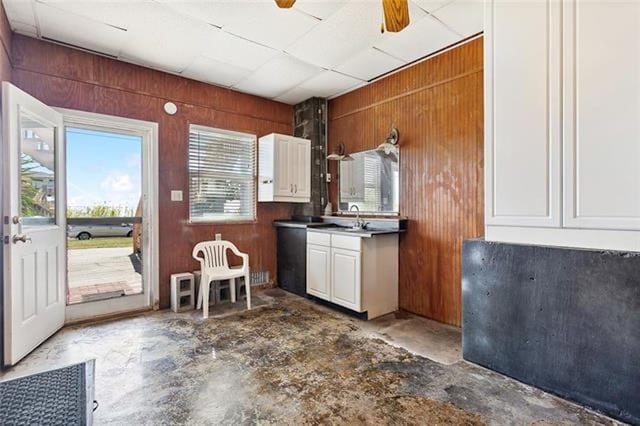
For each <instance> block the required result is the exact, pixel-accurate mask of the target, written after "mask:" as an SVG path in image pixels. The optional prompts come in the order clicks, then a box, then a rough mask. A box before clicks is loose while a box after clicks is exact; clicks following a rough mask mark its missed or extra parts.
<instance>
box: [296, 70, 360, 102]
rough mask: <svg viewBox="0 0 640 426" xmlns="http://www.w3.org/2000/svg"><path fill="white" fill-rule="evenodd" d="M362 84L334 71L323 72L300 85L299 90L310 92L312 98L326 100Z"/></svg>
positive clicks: (355, 79)
mask: <svg viewBox="0 0 640 426" xmlns="http://www.w3.org/2000/svg"><path fill="white" fill-rule="evenodd" d="M363 83H364V81H362V80H358V79H357V78H353V77H349V76H346V75H343V74H340V73H337V72H334V71H324V72H322V73H320V74H318V75H316V76H315V77H312V78H311V79H309V80H307V81H305V82H303V83H301V84H300V88H302V89H306V90H309V91H311V92H312V93H313V94H314V96H320V97H323V98H328V97H330V96H333V95H337V94H338V93H342V92H345V91H347V90H349V89H351V88H353V87H356V86H360V85H362V84H363Z"/></svg>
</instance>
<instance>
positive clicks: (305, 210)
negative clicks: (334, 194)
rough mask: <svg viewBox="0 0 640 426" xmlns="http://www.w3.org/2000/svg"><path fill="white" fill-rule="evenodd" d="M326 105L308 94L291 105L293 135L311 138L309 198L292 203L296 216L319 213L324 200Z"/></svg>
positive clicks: (322, 209) (324, 204) (326, 194)
mask: <svg viewBox="0 0 640 426" xmlns="http://www.w3.org/2000/svg"><path fill="white" fill-rule="evenodd" d="M327 105H328V102H327V99H325V98H311V99H307V100H306V101H304V102H301V103H299V104H297V105H295V106H294V107H293V135H294V136H298V137H301V138H305V139H310V140H311V201H310V202H309V203H305V204H296V206H295V208H294V215H296V216H321V215H322V214H323V212H324V207H325V206H326V204H327V199H328V193H327V192H328V188H327V183H326V173H327Z"/></svg>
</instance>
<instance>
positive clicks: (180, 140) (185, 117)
mask: <svg viewBox="0 0 640 426" xmlns="http://www.w3.org/2000/svg"><path fill="white" fill-rule="evenodd" d="M13 62H14V71H13V81H14V84H15V85H16V86H18V87H20V88H21V89H23V90H25V91H26V92H28V93H30V94H31V95H33V96H35V97H36V98H38V99H40V100H42V101H43V102H45V103H47V104H49V105H52V106H56V107H64V108H71V109H78V110H83V111H91V112H97V113H102V114H109V115H115V116H121V117H128V118H135V119H139V120H146V121H153V122H157V123H158V124H159V141H158V144H159V149H158V151H159V181H158V182H159V186H158V188H159V204H160V211H159V218H160V241H159V248H160V305H161V306H162V307H167V306H169V303H170V297H169V277H170V274H172V273H176V272H184V271H189V270H193V269H196V267H197V266H198V265H197V264H196V263H195V262H194V261H193V259H192V258H191V251H192V249H193V246H194V245H195V244H196V243H197V242H199V241H202V240H206V239H213V238H214V234H215V233H222V237H223V238H224V239H228V240H231V241H233V242H234V243H236V245H237V246H238V248H239V249H240V250H241V251H244V252H247V253H249V256H250V263H251V268H252V269H253V270H268V271H269V272H270V274H271V277H272V278H273V277H275V273H276V258H275V247H276V241H275V237H276V234H275V231H274V229H273V227H272V226H271V222H272V221H273V220H275V219H278V218H283V217H289V216H290V213H291V206H290V205H288V204H282V203H278V204H276V203H273V204H258V208H257V218H258V219H257V221H256V222H255V223H246V224H236V225H192V224H189V223H188V219H189V212H188V201H186V200H187V199H188V172H187V140H188V127H189V124H190V123H193V124H201V125H205V126H212V127H218V128H223V129H229V130H235V131H242V132H249V133H253V134H256V135H258V136H262V135H265V134H268V133H271V132H280V133H288V134H292V130H293V129H292V121H293V109H292V107H291V106H289V105H285V104H282V103H278V102H273V101H269V100H266V99H263V98H259V97H256V96H251V95H246V94H241V93H238V92H234V91H231V90H227V89H224V88H219V87H215V86H211V85H208V84H204V83H199V82H196V81H193V80H189V79H185V78H181V77H178V76H174V75H170V74H166V73H162V72H158V71H154V70H150V69H147V68H143V67H139V66H136V65H132V64H127V63H124V62H120V61H116V60H112V59H108V58H104V57H101V56H97V55H93V54H90V53H85V52H81V51H78V50H73V49H69V48H66V47H62V46H58V45H55V44H51V43H47V42H43V41H39V40H36V39H32V38H27V37H23V36H20V35H15V36H14V38H13ZM166 101H172V102H174V103H176V105H177V106H178V113H177V114H176V115H174V116H169V115H167V114H165V113H164V111H163V105H164V103H165V102H166ZM171 190H182V191H184V195H185V201H183V202H171V201H170V191H171Z"/></svg>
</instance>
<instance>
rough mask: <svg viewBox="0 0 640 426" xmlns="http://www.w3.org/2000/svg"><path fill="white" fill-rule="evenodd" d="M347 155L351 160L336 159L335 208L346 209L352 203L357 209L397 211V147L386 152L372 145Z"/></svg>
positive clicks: (372, 212)
mask: <svg viewBox="0 0 640 426" xmlns="http://www.w3.org/2000/svg"><path fill="white" fill-rule="evenodd" d="M350 157H351V158H353V160H352V161H347V160H344V159H343V160H342V161H340V170H339V175H338V183H339V192H340V194H339V197H340V198H339V203H338V210H339V211H340V212H347V211H349V210H350V209H351V208H352V206H354V205H355V206H358V208H359V209H360V212H361V213H369V214H398V213H399V211H400V167H399V165H400V161H399V160H400V158H399V157H400V151H399V150H397V152H392V153H389V154H387V153H385V152H384V151H378V150H375V149H372V150H370V151H362V152H356V153H353V154H351V155H350ZM354 210H355V209H354Z"/></svg>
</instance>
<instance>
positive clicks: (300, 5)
mask: <svg viewBox="0 0 640 426" xmlns="http://www.w3.org/2000/svg"><path fill="white" fill-rule="evenodd" d="M346 1H347V0H297V1H296V4H295V6H294V7H295V8H296V9H297V10H299V11H301V12H304V13H307V14H309V15H311V16H315V17H316V18H318V19H327V18H328V17H329V16H330V15H331V14H332V13H334V12H335V11H337V10H338V9H339V8H341V7H342V6H344V4H345V3H346Z"/></svg>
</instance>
